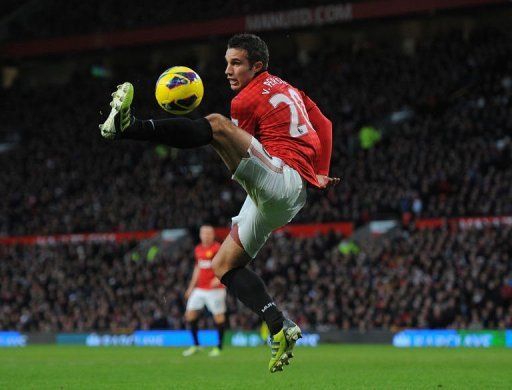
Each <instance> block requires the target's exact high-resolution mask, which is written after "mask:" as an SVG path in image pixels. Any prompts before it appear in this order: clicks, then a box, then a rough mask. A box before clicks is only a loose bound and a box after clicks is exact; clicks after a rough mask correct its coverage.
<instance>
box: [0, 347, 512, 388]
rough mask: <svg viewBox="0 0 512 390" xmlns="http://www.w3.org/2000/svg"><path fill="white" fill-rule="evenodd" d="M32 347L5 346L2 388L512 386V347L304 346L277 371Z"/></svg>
mask: <svg viewBox="0 0 512 390" xmlns="http://www.w3.org/2000/svg"><path fill="white" fill-rule="evenodd" d="M181 352H182V349H177V348H152V347H107V348H105V347H103V348H101V347H99V348H88V347H72V346H29V347H25V348H3V349H0V389H201V390H212V389H237V390H240V389H243V390H245V389H259V390H271V389H281V388H282V389H443V390H444V389H512V349H500V348H496V349H486V350H484V349H396V348H393V347H391V346H338V345H325V346H321V347H318V348H308V347H298V348H296V354H295V355H296V357H295V358H294V359H293V361H292V364H291V365H290V366H288V367H286V369H285V371H284V372H280V373H275V374H270V373H269V372H268V371H267V363H268V359H269V355H270V351H269V349H267V348H264V347H258V348H226V350H225V351H224V353H223V354H222V355H221V356H220V357H217V358H209V357H208V356H207V353H206V352H202V353H201V354H200V355H196V356H192V357H189V358H183V357H182V356H181Z"/></svg>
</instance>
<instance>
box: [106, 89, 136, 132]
mask: <svg viewBox="0 0 512 390" xmlns="http://www.w3.org/2000/svg"><path fill="white" fill-rule="evenodd" d="M133 92H134V91H133V85H132V84H131V83H128V82H126V83H123V84H121V85H118V86H117V90H116V91H115V92H114V93H113V94H112V101H111V102H110V107H112V109H111V110H110V114H109V116H108V118H107V120H106V121H105V122H103V123H102V124H101V125H100V130H101V135H102V136H103V137H104V138H107V139H116V138H119V137H120V136H121V133H122V132H123V131H125V130H126V128H127V127H129V126H130V124H131V121H132V115H131V113H130V106H131V104H132V101H133Z"/></svg>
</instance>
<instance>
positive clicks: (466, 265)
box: [0, 2, 512, 331]
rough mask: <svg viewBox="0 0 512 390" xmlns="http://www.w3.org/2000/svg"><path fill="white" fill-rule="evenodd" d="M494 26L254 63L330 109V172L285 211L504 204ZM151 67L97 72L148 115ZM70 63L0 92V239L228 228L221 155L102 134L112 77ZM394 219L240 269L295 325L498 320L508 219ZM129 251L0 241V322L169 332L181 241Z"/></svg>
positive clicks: (511, 89) (511, 148)
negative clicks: (366, 233)
mask: <svg viewBox="0 0 512 390" xmlns="http://www.w3.org/2000/svg"><path fill="white" fill-rule="evenodd" d="M285 3H286V2H285ZM294 4H295V3H294ZM103 7H108V5H103ZM90 8H91V9H96V11H98V12H100V11H101V10H102V9H103V8H102V6H99V7H96V8H95V7H90ZM240 11H241V12H243V11H244V10H242V9H241V10H240ZM105 12H106V11H105ZM237 12H238V11H237ZM111 14H112V12H110V11H109V12H108V13H107V12H106V13H105V15H111ZM92 16H93V15H91V17H92ZM125 23H126V24H125ZM130 23H131V22H129V21H127V20H125V19H124V18H123V17H122V14H119V20H118V21H117V22H115V23H113V26H114V25H115V26H116V27H117V26H119V27H131V26H134V25H137V26H139V25H140V23H139V22H137V21H134V22H133V24H130ZM25 31H28V30H25ZM76 32H80V31H79V30H76ZM53 33H58V32H49V34H50V35H52V34H53ZM29 36H30V34H27V37H29ZM510 38H511V37H510V33H509V32H506V33H504V32H500V31H496V30H489V29H486V30H474V31H473V32H472V33H471V34H470V35H469V36H468V37H463V36H462V34H461V32H460V31H454V32H453V33H451V34H449V35H442V36H439V37H437V38H435V39H430V40H425V41H420V42H419V44H418V46H417V47H416V48H415V51H414V53H410V54H404V53H403V51H402V50H401V49H400V48H398V47H393V46H389V47H388V46H372V45H368V46H367V47H364V48H359V49H354V48H353V47H347V46H340V45H339V44H334V43H333V44H332V45H331V43H330V42H327V41H326V42H325V45H323V46H322V47H318V48H317V49H316V50H314V51H311V52H309V53H308V58H309V60H308V59H307V58H302V57H301V58H293V59H290V58H289V57H288V56H285V55H280V53H279V52H275V53H272V57H271V64H272V65H271V70H272V71H273V72H275V73H276V74H278V75H281V76H282V77H283V78H285V79H288V80H290V81H291V82H292V83H294V84H296V85H298V86H300V87H301V88H303V89H304V90H305V91H306V92H307V93H308V94H309V95H310V96H311V97H312V98H313V99H314V100H315V101H317V103H318V105H319V106H320V107H321V108H322V109H323V110H324V111H325V112H326V113H327V114H328V115H329V116H330V117H331V118H332V121H333V123H334V125H335V133H334V152H333V164H332V172H333V174H338V175H340V176H341V177H342V178H343V180H342V183H341V186H340V187H338V188H337V189H335V190H331V191H329V193H328V194H327V196H325V195H323V194H320V193H319V192H318V191H315V190H310V192H309V201H308V205H307V206H306V208H305V210H303V211H302V212H301V214H299V216H298V218H297V221H298V222H322V221H340V220H351V221H355V222H357V223H365V222H367V221H369V220H371V219H376V218H396V219H401V218H402V217H403V216H404V215H410V216H412V217H413V218H415V217H423V218H425V217H451V216H489V215H511V214H512V186H511V183H512V155H511V153H512V143H511V138H510V133H511V132H510V129H511V128H512V115H511V112H512V110H511V108H512V107H511V106H512V61H511V58H512V56H511V54H512V45H511V43H510V42H511V40H510ZM220 54H221V56H220V58H219V59H218V60H211V62H210V63H208V64H207V65H206V66H203V67H202V69H204V71H202V72H200V73H201V74H202V76H203V78H204V79H205V80H211V82H206V87H207V88H209V90H207V94H206V96H207V98H206V99H205V101H204V103H203V106H202V107H201V109H200V113H203V114H204V113H207V112H209V111H220V112H222V113H224V114H227V113H228V109H227V107H228V103H229V100H228V99H229V95H228V90H227V86H225V88H224V86H223V85H222V83H223V82H224V81H223V79H222V71H223V64H222V52H220ZM196 60H197V59H196ZM86 61H89V60H86ZM160 65H161V67H160V68H162V69H163V68H164V67H165V65H164V64H163V63H162V64H160ZM190 65H194V64H192V63H191V64H190ZM155 67H157V68H158V66H155V64H151V65H150V64H148V65H147V66H146V67H143V66H142V67H136V68H133V67H130V65H125V66H124V67H123V66H121V67H120V68H116V69H114V71H115V72H117V73H115V77H114V78H115V80H117V77H121V76H120V75H122V76H123V77H130V76H131V77H132V78H133V79H134V82H135V83H136V87H137V88H138V89H137V91H139V92H140V96H142V97H145V98H146V99H147V100H144V99H141V100H140V101H139V102H138V103H137V104H138V105H136V108H137V107H138V111H137V112H139V113H140V114H141V115H145V114H150V113H152V111H151V109H150V108H149V106H151V105H152V104H154V103H153V101H151V102H150V101H149V99H150V96H151V91H150V89H151V87H152V85H153V81H154V79H155V73H154V68H155ZM85 68H86V67H84V68H83V69H81V70H80V71H77V72H76V74H73V77H71V79H72V82H70V83H67V84H64V85H54V86H52V87H51V88H44V89H37V88H36V89H34V88H32V86H31V85H30V84H28V83H24V80H23V79H20V80H18V81H17V84H16V85H15V88H10V89H8V90H6V91H3V92H5V93H4V96H5V100H4V99H3V100H2V104H4V103H5V108H6V109H5V110H4V112H3V114H4V113H5V115H4V117H3V118H2V119H3V121H4V127H5V128H12V129H20V130H21V131H23V137H22V140H21V142H20V144H19V145H18V146H17V147H15V148H14V149H12V150H10V151H7V152H4V153H0V166H2V167H3V169H2V170H0V188H2V189H3V193H2V195H3V196H2V197H1V199H0V235H27V234H56V233H76V232H92V231H96V232H106V231H130V230H148V229H161V228H167V227H194V226H197V225H198V224H199V223H200V222H202V221H206V220H207V221H215V224H217V225H219V226H220V225H227V224H229V222H230V217H231V216H234V215H235V214H236V213H237V211H238V209H239V207H240V205H241V203H242V201H243V198H244V194H243V192H242V191H241V190H240V189H239V188H238V187H237V185H236V184H235V183H234V182H232V181H231V180H230V177H229V174H228V172H227V170H226V169H225V168H224V167H223V166H222V164H221V162H220V159H219V158H218V157H217V156H215V155H214V153H212V152H211V151H209V150H208V149H202V150H200V151H195V152H187V153H183V152H176V151H172V150H168V149H166V148H159V149H156V148H155V145H148V144H138V143H134V142H128V141H126V142H121V143H116V144H113V143H111V142H107V141H105V140H102V139H101V138H100V136H99V131H98V129H97V124H98V123H99V122H100V116H101V115H99V113H98V111H99V110H102V111H103V115H105V110H106V109H107V107H106V105H107V101H108V97H109V93H110V92H111V90H112V87H113V86H114V85H115V81H114V80H108V79H107V80H105V79H93V78H91V76H90V75H89V73H88V68H87V69H85ZM139 92H137V93H139ZM137 96H139V95H137ZM153 113H154V112H153ZM160 115H162V114H160ZM366 125H371V126H374V127H375V128H376V129H378V130H379V131H380V132H381V133H382V140H381V141H379V142H378V143H377V144H376V145H375V146H373V147H372V148H370V149H366V150H365V149H363V148H361V146H360V145H359V130H360V129H361V127H363V126H366ZM409 229H411V230H406V231H405V232H404V233H403V236H401V237H399V238H397V239H394V240H393V241H392V242H387V243H386V245H384V247H382V248H379V249H378V250H375V252H363V253H361V254H359V255H352V256H344V255H341V254H340V253H339V252H338V250H337V244H338V243H339V241H340V237H336V236H334V235H330V236H326V237H316V238H312V239H302V240H297V239H293V240H292V239H290V238H289V237H286V236H275V237H274V238H272V240H271V242H270V243H269V244H267V245H266V247H265V249H264V250H263V251H262V253H261V254H260V255H259V256H258V260H256V261H255V262H254V267H255V268H256V269H257V271H258V272H259V273H261V274H262V275H263V276H264V278H265V280H266V281H267V282H268V285H269V287H270V289H271V290H272V293H273V294H275V296H276V299H277V300H278V301H279V302H284V308H285V309H286V310H287V311H288V313H289V314H290V315H291V316H292V317H293V318H296V319H298V320H299V322H300V324H301V325H302V326H303V327H304V328H305V329H312V328H315V329H330V328H336V327H341V328H345V329H348V328H359V329H397V328H401V327H430V328H440V327H443V328H444V327H454V328H474V329H478V328H482V327H486V328H505V327H511V326H512V305H511V299H512V293H511V291H512V268H511V264H512V261H511V259H510V253H512V248H511V242H512V240H511V238H512V229H511V228H510V227H502V228H497V227H495V228H485V229H484V230H476V229H469V230H454V231H452V230H450V229H438V230H425V231H416V230H414V229H412V228H409ZM131 247H132V244H123V245H114V244H94V243H82V244H67V245H57V246H47V247H42V246H30V247H22V246H16V247H7V246H6V247H2V246H0V259H1V261H0V299H1V301H2V303H3V304H2V305H1V306H0V329H19V330H23V331H82V330H93V329H94V330H98V331H107V330H108V331H120V330H132V329H149V328H155V327H157V328H160V327H170V328H182V327H183V326H184V323H183V318H182V313H183V309H184V307H183V304H184V302H183V296H182V294H183V292H184V291H185V287H186V283H187V282H188V277H189V274H190V272H191V269H192V268H191V265H192V264H191V261H192V260H191V253H192V252H191V244H187V245H186V246H184V247H183V248H182V249H181V250H180V251H178V252H175V253H174V252H173V253H170V254H163V255H162V256H161V257H159V258H158V259H157V260H155V261H154V262H147V261H145V260H139V261H134V260H133V259H131V258H125V253H126V252H127V250H129V249H130V248H131ZM149 281H151V283H148V282H149ZM230 309H231V311H232V312H231V315H230V322H231V326H232V327H233V328H254V327H255V326H256V325H257V319H256V318H255V317H254V316H253V315H252V314H250V313H249V312H247V311H245V310H243V309H241V307H237V305H236V303H235V302H234V301H233V300H231V301H230ZM235 309H236V310H235ZM207 321H209V320H207ZM200 325H201V326H204V325H207V324H200Z"/></svg>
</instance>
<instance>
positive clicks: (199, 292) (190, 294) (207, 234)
mask: <svg viewBox="0 0 512 390" xmlns="http://www.w3.org/2000/svg"><path fill="white" fill-rule="evenodd" d="M199 239H200V240H201V242H200V243H199V244H198V245H197V246H196V247H195V249H194V258H195V265H194V272H193V273H192V278H191V279H190V283H189V286H188V289H187V291H186V292H185V299H187V309H186V311H185V320H186V321H187V322H188V323H189V326H190V330H191V332H192V338H193V340H194V345H193V346H191V347H190V348H188V349H186V350H185V351H184V352H183V356H191V355H193V354H195V353H197V352H198V351H200V349H199V338H198V336H197V334H198V326H197V322H198V320H199V315H200V314H201V311H202V310H203V308H204V307H205V306H206V308H207V309H208V311H210V313H212V315H213V320H214V322H215V326H216V327H217V331H218V334H219V344H218V345H217V346H216V347H214V348H213V349H212V350H211V351H210V353H209V354H208V355H209V356H212V357H215V356H219V355H220V351H221V350H222V339H223V336H224V325H225V322H226V314H225V313H226V289H225V287H224V286H223V285H222V283H221V282H220V280H219V278H217V277H216V276H215V274H214V273H213V269H212V260H213V257H214V256H215V255H216V254H217V252H218V251H219V248H220V244H219V243H218V242H217V241H215V231H214V229H213V226H211V225H203V226H201V228H200V229H199Z"/></svg>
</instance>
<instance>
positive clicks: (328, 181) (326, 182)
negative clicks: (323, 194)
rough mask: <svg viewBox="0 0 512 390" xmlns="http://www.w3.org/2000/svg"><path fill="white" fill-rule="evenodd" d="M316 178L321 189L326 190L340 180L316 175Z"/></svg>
mask: <svg viewBox="0 0 512 390" xmlns="http://www.w3.org/2000/svg"><path fill="white" fill-rule="evenodd" d="M316 178H317V179H318V183H319V184H320V188H321V189H326V188H330V187H332V186H335V185H336V184H338V183H339V182H340V180H341V179H340V178H339V177H329V176H325V175H316Z"/></svg>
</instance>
